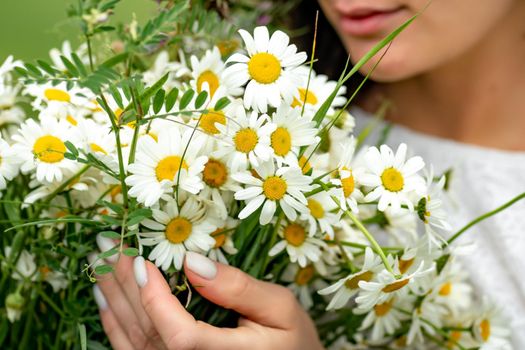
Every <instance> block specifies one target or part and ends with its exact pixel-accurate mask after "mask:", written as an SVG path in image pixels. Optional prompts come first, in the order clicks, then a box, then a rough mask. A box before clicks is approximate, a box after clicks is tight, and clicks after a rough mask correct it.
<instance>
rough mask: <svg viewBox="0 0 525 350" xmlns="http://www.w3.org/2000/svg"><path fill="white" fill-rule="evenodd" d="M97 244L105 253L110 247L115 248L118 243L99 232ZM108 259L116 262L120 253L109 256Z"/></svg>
mask: <svg viewBox="0 0 525 350" xmlns="http://www.w3.org/2000/svg"><path fill="white" fill-rule="evenodd" d="M97 245H98V249H100V251H101V252H102V253H103V252H106V251H108V250H110V249H113V248H114V247H115V245H116V244H115V242H113V240H111V239H110V238H107V237H103V236H102V235H100V234H98V235H97ZM106 260H107V261H108V262H110V263H112V264H114V263H116V262H117V260H118V253H117V254H113V255H112V256H109V257H107V258H106Z"/></svg>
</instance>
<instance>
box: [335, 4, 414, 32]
mask: <svg viewBox="0 0 525 350" xmlns="http://www.w3.org/2000/svg"><path fill="white" fill-rule="evenodd" d="M404 10H405V9H404V7H397V8H393V9H388V10H382V9H373V8H357V9H353V10H351V11H349V12H347V13H341V17H340V23H341V29H342V31H343V32H345V33H347V34H350V35H355V36H370V35H373V34H376V33H379V32H381V33H383V32H384V31H385V29H390V30H393V29H394V26H393V25H396V24H397V25H400V24H401V23H402V22H399V21H397V22H396V19H398V18H399V17H400V16H401V15H402V14H403V12H404ZM398 22H399V23H398Z"/></svg>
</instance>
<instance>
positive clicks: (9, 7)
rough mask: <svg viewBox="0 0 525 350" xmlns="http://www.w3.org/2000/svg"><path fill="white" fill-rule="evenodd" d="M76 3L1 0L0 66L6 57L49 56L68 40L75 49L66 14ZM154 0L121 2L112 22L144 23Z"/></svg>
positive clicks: (76, 38)
mask: <svg viewBox="0 0 525 350" xmlns="http://www.w3.org/2000/svg"><path fill="white" fill-rule="evenodd" d="M76 2H77V0H0V64H1V63H2V62H3V61H4V60H5V58H6V57H7V56H9V55H14V56H15V58H18V59H22V60H29V61H33V60H35V59H37V58H43V57H47V56H48V52H49V50H50V49H51V48H53V47H60V46H61V44H62V41H64V40H66V39H68V40H70V41H71V42H72V44H73V47H76V46H77V45H78V44H79V43H80V42H81V41H80V40H81V39H80V37H79V34H80V30H79V28H78V27H77V26H76V24H75V23H72V22H71V21H70V20H69V19H68V18H67V15H66V9H67V8H68V7H69V5H71V4H73V3H76ZM155 8H156V4H155V2H154V1H153V0H121V2H120V3H119V4H118V6H117V8H116V13H117V15H115V16H114V17H112V19H111V21H112V22H116V21H124V22H129V21H130V20H131V19H132V18H133V17H132V16H133V13H135V14H136V17H137V20H138V21H139V23H144V21H145V20H147V19H148V18H149V17H150V16H151V15H152V14H153V13H154V12H155Z"/></svg>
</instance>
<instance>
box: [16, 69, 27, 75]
mask: <svg viewBox="0 0 525 350" xmlns="http://www.w3.org/2000/svg"><path fill="white" fill-rule="evenodd" d="M15 71H16V72H17V73H18V74H20V75H21V76H23V77H27V76H28V73H27V70H25V69H24V68H22V67H15Z"/></svg>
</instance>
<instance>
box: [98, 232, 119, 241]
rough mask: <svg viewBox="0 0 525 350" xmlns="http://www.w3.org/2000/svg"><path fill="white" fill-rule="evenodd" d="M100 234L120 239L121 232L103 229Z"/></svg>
mask: <svg viewBox="0 0 525 350" xmlns="http://www.w3.org/2000/svg"><path fill="white" fill-rule="evenodd" d="M99 235H101V236H102V237H106V238H110V239H120V234H119V233H117V232H115V231H102V232H99Z"/></svg>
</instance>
